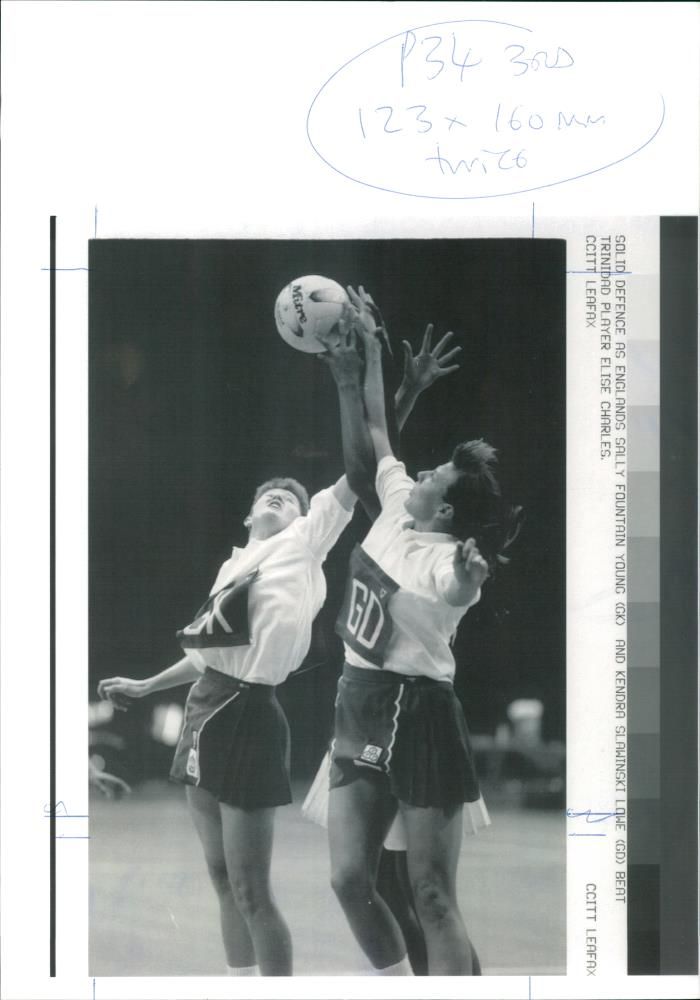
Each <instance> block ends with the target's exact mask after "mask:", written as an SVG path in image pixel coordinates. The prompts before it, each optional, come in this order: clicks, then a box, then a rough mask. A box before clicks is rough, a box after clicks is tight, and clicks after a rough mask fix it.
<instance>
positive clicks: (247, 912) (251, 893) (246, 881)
mask: <svg viewBox="0 0 700 1000" xmlns="http://www.w3.org/2000/svg"><path fill="white" fill-rule="evenodd" d="M228 878H229V884H230V886H231V892H232V893H233V900H234V902H235V904H236V908H237V909H238V912H239V913H240V914H241V916H242V917H244V918H245V919H251V918H252V917H255V916H256V914H258V913H259V912H260V910H262V909H265V908H266V907H267V906H268V905H269V904H270V903H271V900H272V896H271V894H270V886H269V884H268V882H267V880H266V879H262V878H260V875H259V873H258V872H256V871H254V870H252V869H249V868H237V869H235V870H233V871H230V872H229V876H228Z"/></svg>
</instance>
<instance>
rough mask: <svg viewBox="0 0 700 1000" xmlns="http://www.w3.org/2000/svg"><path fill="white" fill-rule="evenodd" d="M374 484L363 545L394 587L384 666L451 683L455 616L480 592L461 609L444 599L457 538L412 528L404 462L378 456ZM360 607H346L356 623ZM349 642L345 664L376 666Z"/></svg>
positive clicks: (409, 487)
mask: <svg viewBox="0 0 700 1000" xmlns="http://www.w3.org/2000/svg"><path fill="white" fill-rule="evenodd" d="M376 483H377V494H378V496H379V499H380V501H381V505H382V512H381V514H380V515H379V517H378V518H377V520H376V521H375V522H374V524H373V525H372V528H371V529H370V531H369V533H368V535H367V537H366V538H365V540H364V542H363V543H362V549H363V550H364V551H365V552H366V554H367V555H368V556H370V558H371V559H372V560H373V561H374V562H375V563H377V564H378V566H379V567H380V569H381V570H382V571H383V572H384V573H386V574H387V575H388V576H389V577H391V578H392V580H393V581H394V582H395V583H396V584H398V587H399V589H398V590H397V591H396V592H395V593H393V594H392V595H391V597H389V600H388V605H387V610H388V612H389V614H390V616H391V621H392V634H391V637H390V639H389V642H388V644H387V647H386V652H385V655H384V661H383V668H384V669H387V670H393V671H396V672H397V673H400V674H404V675H406V676H409V677H415V676H421V675H422V676H426V677H432V678H434V679H436V680H450V681H451V680H452V679H453V678H454V673H455V661H454V656H453V655H452V649H451V645H450V644H451V640H452V638H453V636H454V633H455V632H456V630H457V625H458V624H459V622H460V619H461V618H462V617H463V615H464V614H465V613H466V611H467V610H468V608H470V607H472V606H473V605H474V604H476V603H477V602H478V601H479V599H480V597H481V591H478V592H477V594H476V595H475V597H474V599H473V600H472V601H471V602H470V603H469V604H467V605H464V606H461V607H453V606H452V605H450V604H448V603H447V601H446V600H445V597H444V594H445V591H446V589H447V587H448V585H449V583H450V582H451V581H452V580H453V578H454V569H453V560H454V555H455V549H456V547H457V539H456V538H454V537H453V536H452V535H449V534H445V533H442V532H428V531H414V530H413V528H412V527H411V524H412V518H411V516H410V515H409V514H408V513H407V511H406V509H405V506H404V504H405V501H406V498H407V497H408V494H409V493H410V492H411V490H412V489H413V487H414V485H415V483H414V480H413V479H411V478H410V476H408V475H406V469H405V466H404V465H403V463H402V462H399V461H398V460H397V459H395V458H394V457H393V456H386V457H385V458H383V459H382V460H381V461H380V462H379V465H378V467H377V481H376ZM359 611H360V609H359V608H358V607H355V608H353V607H352V605H351V606H350V607H349V610H348V618H349V620H350V619H352V620H353V622H356V621H357V620H358V618H359ZM372 620H373V619H372ZM368 632H371V627H370V628H369V629H368ZM354 646H355V648H352V647H351V646H350V645H348V643H347V642H346V643H345V656H346V659H347V661H348V663H351V664H353V665H354V666H358V667H366V668H367V669H370V670H377V669H380V668H379V667H377V666H376V665H375V664H373V663H372V662H371V661H370V660H368V659H367V658H366V657H363V656H362V655H361V654H360V653H359V652H358V648H361V647H358V644H357V643H355V644H354Z"/></svg>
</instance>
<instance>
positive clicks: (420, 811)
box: [400, 802, 474, 976]
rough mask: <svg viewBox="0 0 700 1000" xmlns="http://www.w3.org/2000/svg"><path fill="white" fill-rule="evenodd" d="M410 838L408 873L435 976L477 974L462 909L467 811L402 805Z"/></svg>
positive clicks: (430, 969)
mask: <svg viewBox="0 0 700 1000" xmlns="http://www.w3.org/2000/svg"><path fill="white" fill-rule="evenodd" d="M400 808H401V813H402V815H403V818H404V821H405V823H406V835H407V838H408V852H407V859H408V874H409V878H410V880H411V887H412V889H413V899H414V903H415V907H416V912H417V914H418V919H419V920H420V923H421V927H422V928H423V933H424V934H425V942H426V945H427V948H428V968H429V972H430V975H431V976H471V975H473V973H474V968H473V960H472V947H471V942H470V941H469V937H468V936H467V929H466V927H465V926H464V920H463V919H462V914H461V913H460V911H459V907H458V905H457V887H456V883H457V862H458V860H459V852H460V848H461V845H462V807H461V805H460V806H458V807H456V808H452V809H450V810H443V809H432V808H420V807H418V806H409V805H406V804H405V803H403V802H402V803H400Z"/></svg>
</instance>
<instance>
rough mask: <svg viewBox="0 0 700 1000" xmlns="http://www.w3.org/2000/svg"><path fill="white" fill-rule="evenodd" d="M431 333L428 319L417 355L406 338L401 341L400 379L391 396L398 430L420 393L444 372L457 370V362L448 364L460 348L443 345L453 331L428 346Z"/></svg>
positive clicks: (447, 341) (448, 340)
mask: <svg viewBox="0 0 700 1000" xmlns="http://www.w3.org/2000/svg"><path fill="white" fill-rule="evenodd" d="M432 336H433V324H432V323H428V325H427V327H426V329H425V334H424V335H423V343H422V344H421V348H420V351H419V352H418V354H416V355H414V354H413V350H412V349H411V345H410V344H409V342H408V341H407V340H404V341H402V343H403V354H404V365H403V380H402V382H401V385H400V386H399V388H398V390H397V392H396V396H395V397H394V406H395V408H396V420H397V423H398V425H399V430H403V426H404V424H405V423H406V420H407V418H408V415H409V414H410V412H411V410H412V409H413V406H414V404H415V402H416V400H417V399H418V397H419V396H420V394H421V393H422V392H425V390H426V389H429V388H430V386H431V385H432V384H433V383H434V382H436V381H437V380H438V379H439V378H442V376H443V375H449V374H450V373H451V372H456V371H457V369H458V368H459V365H455V364H453V365H451V364H449V362H450V361H451V360H452V359H453V358H455V357H456V356H457V354H458V353H459V352H460V351H461V349H462V348H461V347H453V348H452V350H449V351H447V352H445V348H446V347H447V346H448V345H449V342H450V340H451V339H452V336H453V334H452V333H446V334H445V336H444V337H442V338H441V339H440V340H439V341H438V342H437V344H436V345H435V347H432V348H431V340H432Z"/></svg>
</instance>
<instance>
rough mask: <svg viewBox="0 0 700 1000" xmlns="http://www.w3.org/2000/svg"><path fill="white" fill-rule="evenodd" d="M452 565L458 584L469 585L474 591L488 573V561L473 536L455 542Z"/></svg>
mask: <svg viewBox="0 0 700 1000" xmlns="http://www.w3.org/2000/svg"><path fill="white" fill-rule="evenodd" d="M453 567H454V573H455V576H456V577H457V580H458V582H459V584H460V586H462V587H470V588H473V589H474V590H475V591H476V590H478V589H479V587H480V586H481V585H482V583H483V582H484V580H485V579H486V578H487V576H488V575H489V567H488V563H487V562H486V560H485V559H484V557H483V556H482V554H481V552H479V549H478V548H477V545H476V542H475V541H474V539H473V538H468V539H467V540H466V542H458V543H457V548H456V549H455V556H454V563H453Z"/></svg>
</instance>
